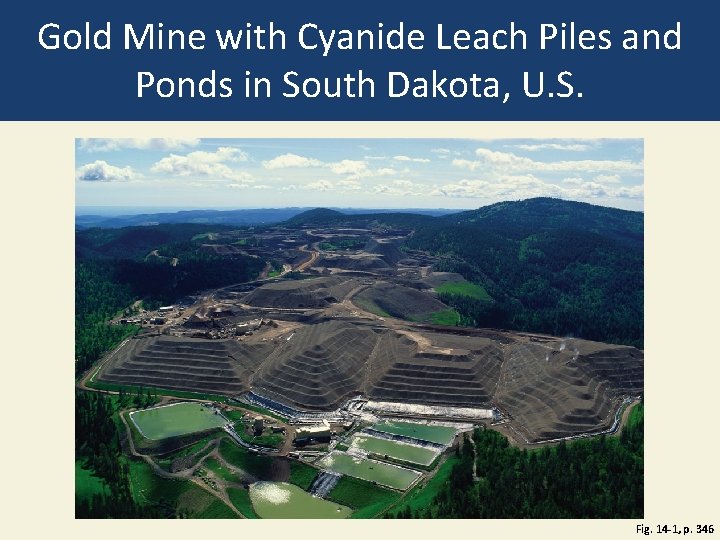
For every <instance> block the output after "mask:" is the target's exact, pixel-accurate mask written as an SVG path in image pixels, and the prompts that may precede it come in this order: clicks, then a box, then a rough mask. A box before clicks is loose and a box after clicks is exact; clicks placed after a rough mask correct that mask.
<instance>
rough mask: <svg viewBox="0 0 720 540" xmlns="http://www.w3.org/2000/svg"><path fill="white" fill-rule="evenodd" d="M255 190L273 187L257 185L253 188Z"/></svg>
mask: <svg viewBox="0 0 720 540" xmlns="http://www.w3.org/2000/svg"><path fill="white" fill-rule="evenodd" d="M253 189H272V186H268V185H267V184H257V185H255V186H253Z"/></svg>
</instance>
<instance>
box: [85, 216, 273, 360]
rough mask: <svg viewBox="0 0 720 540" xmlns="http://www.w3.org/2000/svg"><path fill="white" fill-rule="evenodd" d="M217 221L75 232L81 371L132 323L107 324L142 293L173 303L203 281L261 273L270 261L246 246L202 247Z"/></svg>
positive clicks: (151, 300) (211, 283)
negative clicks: (240, 250) (222, 251)
mask: <svg viewBox="0 0 720 540" xmlns="http://www.w3.org/2000/svg"><path fill="white" fill-rule="evenodd" d="M228 230H230V229H229V228H228V227H223V226H219V225H214V226H208V225H193V224H178V225H158V226H153V227H127V228H124V229H101V228H94V229H87V230H82V231H78V232H76V233H75V358H76V371H77V372H78V373H79V372H81V371H83V370H84V369H86V368H87V367H88V366H90V365H91V364H92V363H93V362H94V361H95V360H97V359H98V358H99V356H100V355H101V354H102V353H103V352H105V351H106V350H108V349H109V348H111V347H112V346H114V345H115V344H116V343H118V342H119V341H121V340H122V339H123V338H124V337H125V336H126V335H128V334H129V333H131V332H132V331H133V330H134V328H132V327H130V326H125V325H123V326H118V325H108V324H106V322H107V320H108V319H109V318H110V317H112V316H114V315H116V314H117V313H118V312H119V311H120V310H123V309H126V308H128V306H129V305H130V304H132V303H133V302H134V301H135V300H138V299H142V300H143V301H144V302H145V305H146V306H152V305H160V304H169V303H173V302H175V301H176V300H177V299H178V298H179V297H181V296H184V295H187V294H192V293H195V292H197V291H199V290H202V289H207V288H211V287H218V286H221V285H227V284H229V283H239V282H243V281H248V280H251V279H254V278H255V277H257V275H258V274H259V273H260V271H261V270H262V269H263V267H264V266H265V261H264V260H262V259H260V258H256V257H251V256H247V255H242V254H235V255H232V256H224V257H221V256H217V255H213V254H211V253H207V252H204V251H202V250H201V249H199V247H200V245H201V243H202V241H203V240H202V238H197V236H201V237H202V236H205V235H207V234H208V233H210V232H223V231H228Z"/></svg>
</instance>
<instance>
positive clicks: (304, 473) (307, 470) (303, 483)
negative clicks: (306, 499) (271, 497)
mask: <svg viewBox="0 0 720 540" xmlns="http://www.w3.org/2000/svg"><path fill="white" fill-rule="evenodd" d="M317 475H318V470H317V469H316V468H315V467H311V466H310V465H307V464H305V463H300V462H299V461H295V460H293V461H291V462H290V480H289V482H290V483H291V484H295V485H296V486H299V487H301V488H303V489H304V490H305V491H307V490H308V488H309V487H310V486H311V485H312V483H313V480H315V477H316V476H317Z"/></svg>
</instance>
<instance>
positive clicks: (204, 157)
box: [150, 147, 251, 180]
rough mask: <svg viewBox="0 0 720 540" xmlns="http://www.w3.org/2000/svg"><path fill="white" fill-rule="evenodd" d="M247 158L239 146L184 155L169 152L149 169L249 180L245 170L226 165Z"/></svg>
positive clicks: (181, 175) (180, 174)
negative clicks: (237, 169)
mask: <svg viewBox="0 0 720 540" xmlns="http://www.w3.org/2000/svg"><path fill="white" fill-rule="evenodd" d="M247 160H248V155H247V154H246V153H245V152H243V151H242V150H240V149H239V148H232V147H220V148H218V149H217V150H216V151H215V152H205V151H200V150H199V151H196V152H190V153H189V154H186V155H184V156H181V155H178V154H170V155H169V156H167V157H164V158H162V159H161V160H160V161H158V162H156V163H155V164H153V166H152V167H150V170H151V171H152V172H154V173H160V174H166V175H169V176H180V177H196V176H204V177H211V178H216V179H227V180H250V179H251V175H250V174H248V173H247V172H242V171H236V170H233V169H232V168H230V167H229V166H228V165H227V163H237V162H242V161H247Z"/></svg>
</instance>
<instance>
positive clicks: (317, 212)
mask: <svg viewBox="0 0 720 540" xmlns="http://www.w3.org/2000/svg"><path fill="white" fill-rule="evenodd" d="M346 215H347V214H344V213H343V212H338V211H337V210H331V209H329V208H314V209H312V210H307V211H305V212H302V213H300V214H298V215H296V216H293V217H291V218H290V219H288V220H286V221H285V223H284V224H285V225H289V226H298V225H329V224H332V223H335V222H337V221H338V220H341V219H344V218H345V216H346Z"/></svg>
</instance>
